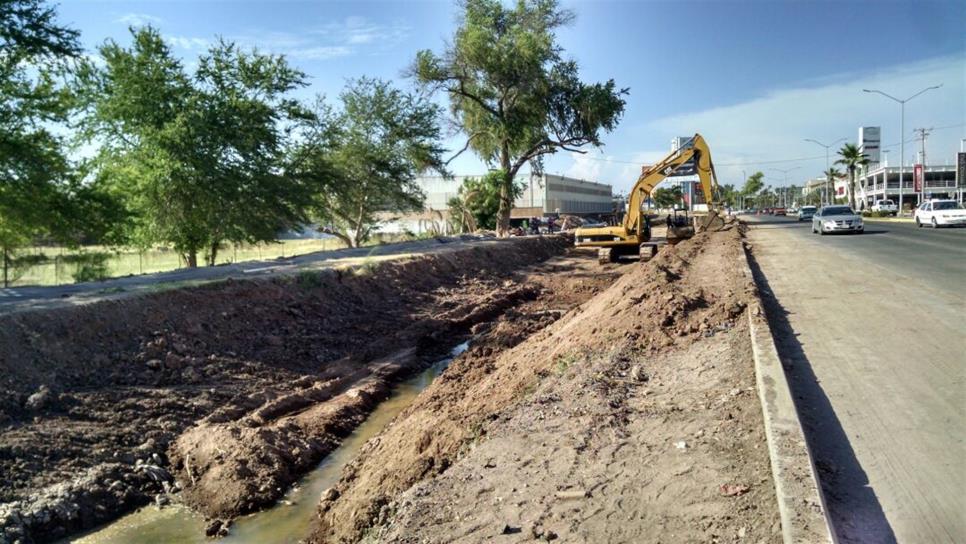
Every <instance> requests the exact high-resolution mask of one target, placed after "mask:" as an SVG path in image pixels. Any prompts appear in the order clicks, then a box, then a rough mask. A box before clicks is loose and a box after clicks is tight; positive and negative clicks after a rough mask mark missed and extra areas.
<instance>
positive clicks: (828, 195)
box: [805, 138, 845, 206]
mask: <svg viewBox="0 0 966 544" xmlns="http://www.w3.org/2000/svg"><path fill="white" fill-rule="evenodd" d="M844 140H845V138H839V139H838V140H835V141H834V142H832V143H830V144H823V143H822V142H820V141H818V140H813V139H811V138H805V141H806V142H812V143H813V144H818V145H820V146H822V147H824V148H825V172H823V174H825V194H824V195H823V197H824V198H823V200H824V202H822V205H823V206H824V205H826V204H831V203H832V193H831V189H830V184H831V183H834V182H833V181H832V180H831V179H829V175H828V170H829V165H828V150H829V148H830V147H832V146H833V145H835V144H837V143H839V142H841V141H844Z"/></svg>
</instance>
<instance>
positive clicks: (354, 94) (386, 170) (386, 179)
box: [295, 78, 445, 247]
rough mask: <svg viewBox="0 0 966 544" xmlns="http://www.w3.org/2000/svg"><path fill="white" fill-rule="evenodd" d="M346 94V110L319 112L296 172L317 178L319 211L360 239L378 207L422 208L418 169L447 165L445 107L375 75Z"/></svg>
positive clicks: (340, 233)
mask: <svg viewBox="0 0 966 544" xmlns="http://www.w3.org/2000/svg"><path fill="white" fill-rule="evenodd" d="M340 100H341V106H342V108H341V111H339V112H338V113H335V114H331V113H329V112H323V113H321V114H319V115H318V116H317V121H316V122H315V124H314V128H313V130H312V132H313V134H315V138H310V139H308V140H307V141H306V143H305V144H304V147H303V149H302V150H301V151H300V152H298V156H299V157H300V159H299V164H300V166H299V167H298V170H299V175H298V176H295V177H299V178H304V179H307V180H311V182H310V183H307V185H311V184H312V183H314V189H313V190H314V192H315V194H316V201H315V204H314V212H315V217H316V219H318V220H319V221H320V222H322V223H323V224H325V225H326V227H327V229H326V230H327V232H330V233H331V234H333V235H335V236H337V237H338V238H340V239H341V240H343V241H344V242H345V243H347V244H348V245H350V246H352V247H358V246H359V245H360V244H362V243H363V242H365V241H366V240H367V239H368V238H369V235H370V233H371V232H372V229H373V227H375V226H376V225H377V224H378V222H379V218H378V217H377V214H378V213H379V212H392V213H402V212H408V211H415V210H419V209H422V207H423V201H424V200H425V195H423V193H422V191H421V190H420V188H419V186H418V185H417V184H416V175H417V174H418V173H419V172H421V171H425V170H429V169H432V170H436V171H439V172H443V173H445V165H444V163H443V159H442V154H443V152H444V151H445V150H444V149H443V148H442V146H441V145H440V143H439V142H440V138H441V129H440V124H439V118H440V116H441V110H440V108H439V107H438V106H436V105H435V104H433V103H432V102H430V101H429V100H427V99H426V98H424V97H421V96H417V95H414V94H409V93H405V92H403V91H401V90H399V89H396V88H394V87H393V86H392V85H391V84H390V83H389V82H386V81H382V80H378V79H370V78H362V79H359V80H356V81H350V82H349V84H348V85H347V86H346V88H345V90H343V92H342V94H341V95H340Z"/></svg>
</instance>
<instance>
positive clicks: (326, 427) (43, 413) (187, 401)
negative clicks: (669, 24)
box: [0, 237, 568, 542]
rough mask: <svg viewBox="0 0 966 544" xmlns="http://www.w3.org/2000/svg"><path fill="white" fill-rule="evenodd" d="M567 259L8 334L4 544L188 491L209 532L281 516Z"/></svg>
mask: <svg viewBox="0 0 966 544" xmlns="http://www.w3.org/2000/svg"><path fill="white" fill-rule="evenodd" d="M567 245H568V241H567V240H565V239H563V238H556V237H548V238H530V239H523V240H513V241H506V242H500V243H491V244H487V245H485V246H483V247H472V248H469V249H461V250H459V251H448V252H440V253H437V254H433V255H429V256H423V257H417V258H414V259H411V260H408V261H403V262H396V263H389V264H384V265H381V266H379V267H376V268H374V269H373V268H368V267H364V268H362V269H360V270H357V271H345V270H343V271H338V270H327V271H324V272H321V273H316V272H312V273H304V274H301V275H298V276H293V277H290V278H279V279H275V280H271V281H231V280H229V281H226V282H221V283H217V284H210V285H206V286H203V287H198V288H191V289H181V290H176V291H168V292H163V293H157V294H154V295H150V296H144V297H136V298H126V299H123V300H118V301H107V302H102V303H97V304H92V305H87V306H81V307H75V308H66V309H58V310H51V311H38V312H31V313H23V314H16V315H11V316H5V317H2V318H0V542H2V541H5V540H9V541H15V540H16V539H18V538H19V539H24V541H29V540H30V539H31V538H34V539H38V540H47V539H50V538H53V537H57V536H63V535H66V534H69V533H70V532H72V531H77V530H80V529H84V528H88V527H91V526H93V525H95V524H98V523H102V522H104V521H106V520H109V519H111V518H113V517H116V516H117V515H119V514H121V513H123V512H124V511H126V510H130V509H131V508H133V507H136V506H138V505H140V504H144V503H145V502H147V501H149V500H151V499H152V497H154V496H155V495H156V494H158V493H163V492H166V491H172V490H177V489H179V488H182V487H184V488H187V490H186V493H185V496H186V498H187V499H188V502H189V503H191V504H193V505H194V506H196V507H198V508H199V509H201V510H202V511H204V512H206V513H207V514H208V515H209V516H211V517H213V518H217V517H224V518H230V517H232V516H234V515H237V514H239V513H242V512H247V511H251V510H254V509H257V508H259V507H260V506H261V505H264V504H267V503H271V502H272V501H273V500H274V498H275V497H277V496H279V494H281V492H282V491H284V487H285V486H286V485H287V484H288V483H289V482H291V481H292V480H293V479H294V478H296V477H297V476H298V475H299V474H300V473H301V472H304V471H305V470H306V469H308V468H310V467H312V466H314V464H315V463H316V462H318V460H319V459H320V458H321V457H322V456H323V455H324V454H325V453H326V452H327V451H329V450H331V449H332V448H333V447H335V446H336V445H337V444H338V442H339V440H340V438H341V436H343V435H344V434H346V433H347V432H348V431H349V430H351V428H352V427H353V426H354V425H355V424H356V423H358V421H360V420H361V419H362V418H363V417H364V416H365V414H366V413H367V412H368V410H369V409H370V408H371V407H372V406H373V405H374V404H375V403H376V402H377V401H378V400H379V399H380V398H382V397H383V396H384V395H385V394H386V392H387V391H388V387H389V385H390V384H391V383H392V382H393V381H394V380H396V379H398V378H400V377H401V376H402V375H404V374H407V373H408V372H411V371H413V370H416V369H418V368H421V367H422V365H424V364H426V363H427V362H430V361H432V360H435V359H437V358H438V357H439V356H440V354H441V353H443V352H445V350H446V349H448V348H449V347H451V345H452V339H458V338H460V337H461V336H464V335H466V334H468V333H469V332H470V329H471V328H472V327H473V326H474V325H475V324H478V323H484V322H487V321H489V320H492V319H495V318H496V317H498V316H499V315H500V314H502V313H503V312H505V311H506V310H507V309H509V308H511V307H513V306H515V305H517V304H519V303H520V302H521V301H525V300H530V299H533V298H535V297H538V296H539V291H538V290H536V289H535V288H534V287H533V286H529V285H523V284H520V283H517V282H515V281H512V280H511V279H510V278H511V276H512V274H513V273H514V272H515V271H518V270H520V269H522V268H524V267H526V266H529V265H531V264H533V263H536V262H540V261H542V260H545V259H547V258H549V257H551V256H553V255H557V254H560V253H562V252H563V251H564V250H565V248H566V246H567ZM440 339H446V340H447V342H443V343H441V342H440ZM457 341H458V340H457ZM441 350H442V351H441ZM327 400H335V401H336V402H333V403H327V404H326V406H327V408H325V409H321V408H318V407H317V405H318V404H319V403H325V401H327ZM196 424H198V425H199V426H198V427H194V426H195V425H196ZM193 428H194V429H195V431H191V429H193ZM185 431H187V434H186V435H185V436H186V437H185V438H184V439H183V440H181V441H178V440H177V439H178V437H179V436H181V435H182V433H185ZM206 438H207V439H206ZM213 439H217V440H213ZM219 443H220V444H219ZM213 445H215V446H216V447H213ZM240 446H244V447H240ZM224 448H229V449H231V450H232V455H222V454H221V452H220V450H221V451H223V450H224ZM186 460H187V463H186V462H185V461H186ZM192 462H193V464H192ZM216 528H217V527H216Z"/></svg>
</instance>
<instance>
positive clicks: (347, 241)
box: [328, 230, 358, 247]
mask: <svg viewBox="0 0 966 544" xmlns="http://www.w3.org/2000/svg"><path fill="white" fill-rule="evenodd" d="M328 234H331V235H332V236H335V237H336V238H338V239H339V240H342V241H343V242H345V245H347V246H349V247H358V246H357V245H356V243H355V240H353V239H352V238H350V237H349V236H347V235H345V234H343V233H341V232H339V231H336V230H330V231H329V232H328Z"/></svg>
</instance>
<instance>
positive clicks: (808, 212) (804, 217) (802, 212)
mask: <svg viewBox="0 0 966 544" xmlns="http://www.w3.org/2000/svg"><path fill="white" fill-rule="evenodd" d="M816 211H817V208H816V207H815V206H802V207H801V208H799V209H798V220H799V221H809V220H811V219H812V217H813V216H814V215H815V212H816Z"/></svg>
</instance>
